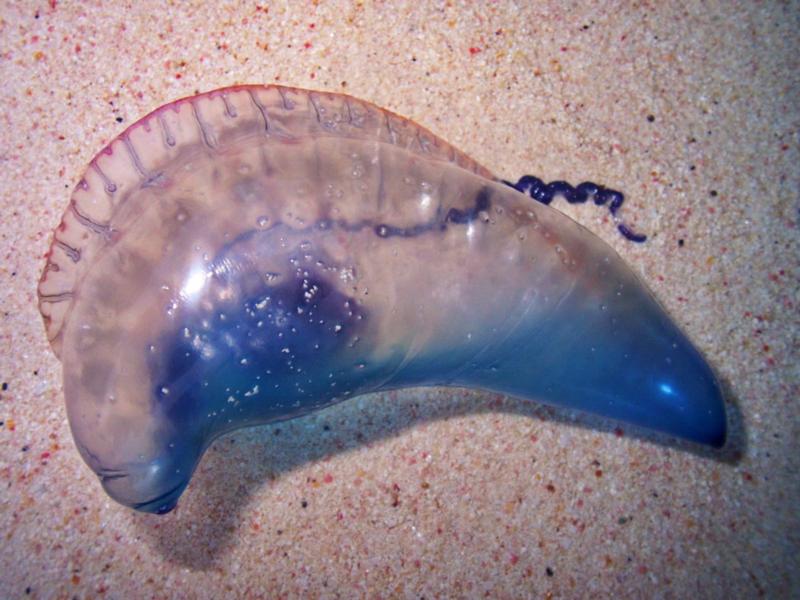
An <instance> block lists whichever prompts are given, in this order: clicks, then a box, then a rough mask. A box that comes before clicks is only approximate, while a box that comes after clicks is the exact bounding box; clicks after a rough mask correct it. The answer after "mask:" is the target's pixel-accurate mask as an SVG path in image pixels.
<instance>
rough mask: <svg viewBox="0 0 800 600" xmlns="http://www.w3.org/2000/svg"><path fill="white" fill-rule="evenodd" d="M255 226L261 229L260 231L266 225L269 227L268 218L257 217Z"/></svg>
mask: <svg viewBox="0 0 800 600" xmlns="http://www.w3.org/2000/svg"><path fill="white" fill-rule="evenodd" d="M256 224H257V225H258V226H259V227H261V229H264V228H265V227H266V226H267V225H269V217H265V216H263V215H262V216H260V217H258V219H256Z"/></svg>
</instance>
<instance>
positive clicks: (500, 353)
mask: <svg viewBox="0 0 800 600" xmlns="http://www.w3.org/2000/svg"><path fill="white" fill-rule="evenodd" d="M39 295H40V307H41V310H42V314H43V316H44V318H45V323H46V326H47V330H48V334H49V337H50V340H51V343H52V345H53V348H54V350H55V352H56V353H57V354H58V355H59V357H60V358H61V360H62V363H63V369H64V393H65V397H66V403H67V412H68V416H69V421H70V426H71V428H72V432H73V436H74V438H75V441H76V444H77V446H78V448H79V450H80V452H81V455H82V456H83V458H84V460H85V461H86V462H87V463H88V464H89V466H90V467H91V468H92V469H93V470H94V471H95V473H97V474H98V476H99V477H100V479H101V481H102V484H103V487H104V488H105V490H106V491H107V492H108V494H109V495H110V496H111V497H112V498H114V499H115V500H117V501H118V502H120V503H122V504H125V505H127V506H130V507H133V508H136V509H138V510H143V511H149V512H165V511H167V510H170V509H171V508H172V507H174V506H175V504H176V502H177V500H178V497H179V496H180V495H181V493H182V492H183V490H184V489H185V487H186V485H187V484H188V482H189V479H190V477H191V475H192V472H193V471H194V469H195V467H196V465H197V463H198V461H199V459H200V457H201V456H202V453H203V451H204V450H205V448H206V447H207V446H208V445H209V444H210V442H211V441H212V440H213V439H214V438H215V437H217V436H219V435H221V434H222V433H225V432H227V431H230V430H233V429H237V428H240V427H245V426H250V425H256V424H261V423H267V422H271V421H277V420H281V419H289V418H293V417H296V416H300V415H303V414H306V413H309V412H311V411H314V410H316V409H319V408H322V407H324V406H328V405H330V404H332V403H334V402H337V401H341V400H345V399H347V398H352V397H354V396H357V395H359V394H363V393H367V392H374V391H379V390H386V389H396V388H403V387H409V386H434V385H435V386H463V387H474V388H482V389H488V390H494V391H498V392H503V393H508V394H512V395H514V396H518V397H522V398H528V399H531V400H537V401H541V402H546V403H551V404H556V405H564V406H569V407H573V408H576V409H580V410H585V411H589V412H593V413H597V414H601V415H605V416H608V417H612V418H614V419H618V420H620V421H625V422H630V423H635V424H637V425H641V426H645V427H650V428H654V429H658V430H661V431H665V432H667V433H670V434H672V435H675V436H678V437H682V438H687V439H690V440H693V441H696V442H699V443H703V444H710V445H714V446H719V445H721V444H722V443H723V442H724V439H725V412H724V402H723V399H722V394H721V391H720V388H719V385H718V383H717V381H716V379H715V377H714V374H713V373H712V371H711V369H710V368H709V366H708V364H707V363H706V361H705V360H704V359H703V357H702V356H701V355H700V353H699V352H698V351H697V350H696V349H695V348H694V347H693V346H692V344H691V342H690V341H689V340H688V339H687V338H686V337H685V336H684V335H683V334H682V333H681V331H680V330H679V329H678V327H677V326H676V325H675V324H674V323H673V322H672V321H671V320H670V318H669V317H668V316H667V314H666V313H665V311H664V310H663V309H662V308H661V307H660V306H659V304H658V303H657V302H656V300H655V299H654V297H653V296H652V294H651V293H650V292H649V291H648V290H647V289H646V288H645V287H644V286H643V285H642V284H641V283H640V282H639V281H638V280H637V278H636V277H635V275H634V274H633V272H632V271H631V269H630V268H629V267H627V266H626V265H625V263H624V262H623V261H622V260H621V259H620V258H619V256H618V255H617V254H616V253H615V252H614V251H613V250H612V249H611V248H610V247H609V246H607V245H606V244H605V243H603V242H602V241H601V240H600V239H599V238H597V237H595V236H594V235H592V234H591V233H590V232H588V231H587V230H586V229H584V228H583V227H581V226H580V225H578V224H577V223H575V222H574V221H572V220H571V219H569V218H568V217H566V216H565V215H563V214H562V213H560V212H558V211H556V210H554V209H551V208H549V207H547V206H543V205H541V204H537V203H535V202H533V201H532V200H531V199H530V198H528V197H526V196H525V195H523V194H521V193H519V192H517V191H515V190H514V189H512V188H509V187H508V186H505V185H503V184H502V183H501V182H500V181H499V180H497V179H496V178H495V177H493V176H492V175H491V173H489V172H488V171H487V170H486V169H484V168H482V167H480V166H479V165H477V164H476V163H475V162H474V161H472V160H471V159H469V158H468V157H466V156H465V155H463V154H462V153H460V152H458V151H457V150H455V149H454V148H452V147H451V146H449V145H448V144H446V143H445V142H443V141H442V140H440V139H438V138H436V137H435V136H433V135H432V134H431V133H430V132H428V131H426V130H424V129H422V128H420V127H419V126H417V125H414V124H413V123H411V122H409V121H406V120H404V119H402V118H401V117H398V116H396V115H394V114H392V113H389V112H387V111H384V110H382V109H379V108H377V107H375V106H373V105H370V104H368V103H365V102H362V101H359V100H356V99H354V98H350V97H348V96H343V95H339V94H324V93H317V92H307V91H303V90H296V89H291V88H282V87H277V86H271V87H262V86H244V87H237V88H228V89H223V90H218V91H215V92H211V93H208V94H203V95H200V96H195V97H192V98H188V99H184V100H181V101H178V102H175V103H173V104H170V105H167V106H165V107H162V108H160V109H158V110H156V111H154V112H153V113H151V114H150V115H148V116H147V117H145V118H143V119H142V120H140V121H139V122H137V123H136V124H135V125H133V126H131V127H130V128H129V129H128V130H127V131H126V132H125V133H123V134H122V135H121V136H120V137H119V138H117V139H116V140H115V141H114V142H112V143H111V144H110V145H109V146H108V147H107V148H106V149H105V150H104V151H103V152H101V153H100V154H98V155H97V157H95V159H94V160H93V161H92V163H91V165H90V167H89V169H88V170H87V172H86V174H85V175H84V178H83V179H82V180H81V182H80V184H79V185H78V186H77V188H76V190H75V192H74V194H73V197H72V202H71V204H70V207H69V208H68V210H67V212H66V213H65V215H64V218H63V220H62V223H61V225H60V226H59V228H58V229H57V230H56V232H55V235H54V241H53V245H52V248H51V252H50V255H49V259H48V263H47V266H46V268H45V271H44V274H43V276H42V280H41V282H40V285H39Z"/></svg>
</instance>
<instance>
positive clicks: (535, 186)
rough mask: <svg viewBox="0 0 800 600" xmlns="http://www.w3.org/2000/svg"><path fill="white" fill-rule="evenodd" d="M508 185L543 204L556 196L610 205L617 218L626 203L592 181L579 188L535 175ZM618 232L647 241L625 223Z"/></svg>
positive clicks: (599, 204)
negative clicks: (543, 179) (548, 181)
mask: <svg viewBox="0 0 800 600" xmlns="http://www.w3.org/2000/svg"><path fill="white" fill-rule="evenodd" d="M502 181H503V183H505V184H506V185H508V186H510V187H512V188H514V189H515V190H517V191H518V192H522V193H523V194H528V195H529V196H530V197H531V198H533V199H534V200H536V201H538V202H541V203H542V204H550V203H551V202H552V201H553V199H554V198H555V197H556V196H563V197H564V199H565V200H566V201H567V202H569V203H570V204H580V203H583V202H586V201H587V200H589V199H591V200H593V201H594V203H595V204H596V205H598V206H603V205H608V212H610V213H611V215H612V216H613V217H615V218H616V217H617V212H618V211H619V209H620V207H621V206H622V203H623V202H625V195H624V194H623V193H622V192H618V191H617V190H612V189H610V188H607V187H604V186H602V185H599V184H597V183H593V182H591V181H584V182H583V183H579V184H578V185H577V186H574V187H573V186H572V185H571V184H569V183H568V182H566V181H551V182H550V183H545V182H544V181H542V180H541V179H539V178H538V177H536V176H534V175H523V176H522V177H520V178H519V180H518V181H517V183H512V182H511V181H508V180H506V179H503V180H502ZM617 230H618V231H619V232H620V233H621V234H622V235H623V237H625V238H626V239H628V240H630V241H632V242H636V243H637V244H641V243H642V242H644V241H645V240H646V239H647V236H646V235H645V234H643V233H636V232H635V231H633V230H632V229H631V228H630V227H629V226H628V225H626V224H625V223H622V222H619V223H617Z"/></svg>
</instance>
